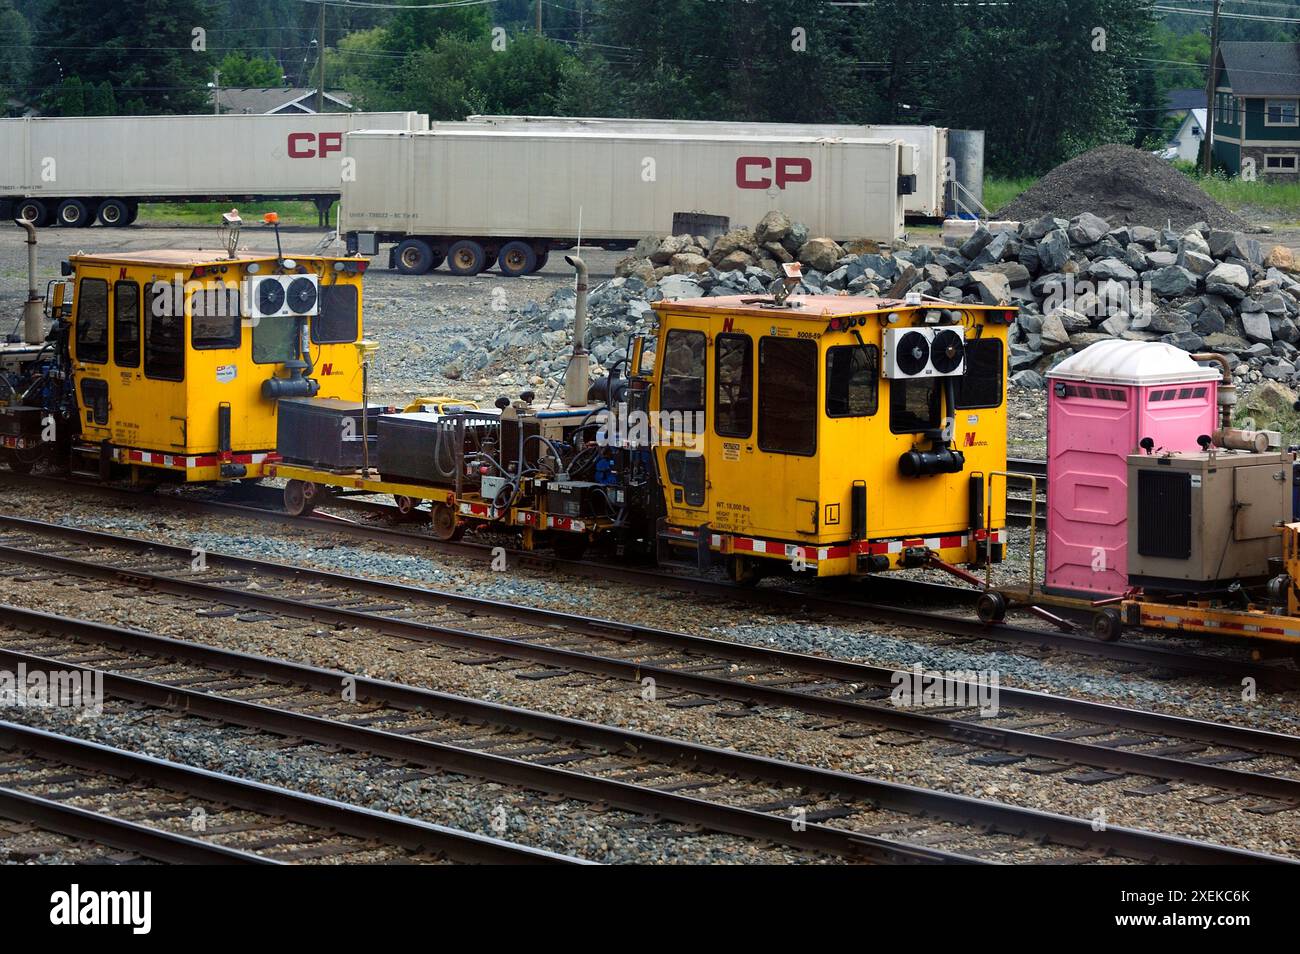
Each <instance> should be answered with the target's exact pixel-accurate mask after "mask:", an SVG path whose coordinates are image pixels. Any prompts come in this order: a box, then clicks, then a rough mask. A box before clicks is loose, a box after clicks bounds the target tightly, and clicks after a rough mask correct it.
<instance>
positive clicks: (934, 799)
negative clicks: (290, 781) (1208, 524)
mask: <svg viewBox="0 0 1300 954" xmlns="http://www.w3.org/2000/svg"><path fill="white" fill-rule="evenodd" d="M4 618H5V621H6V622H8V623H10V624H11V625H18V624H19V623H21V626H20V628H22V629H25V630H29V631H34V632H57V633H60V634H62V635H66V636H70V637H72V638H73V639H76V640H78V641H81V640H86V641H91V642H100V643H105V642H106V643H109V644H113V645H120V646H122V647H123V648H125V649H129V650H132V651H142V652H146V653H150V654H154V655H161V656H164V657H169V658H176V659H181V660H192V661H194V662H197V663H200V664H202V665H205V666H208V667H211V668H219V669H225V670H229V671H234V672H245V673H256V674H259V675H262V676H265V677H266V678H269V679H272V680H274V681H279V682H283V683H289V684H296V685H307V686H309V687H311V688H315V689H320V690H325V691H330V692H337V691H338V689H339V687H340V686H341V685H342V684H343V680H350V681H352V682H353V684H354V685H355V686H356V690H357V694H358V699H360V698H363V697H364V698H368V699H371V700H373V701H376V702H380V703H383V704H385V705H390V706H393V707H394V708H398V709H423V710H434V711H439V712H443V713H446V714H447V715H448V716H453V717H458V718H468V719H473V720H476V721H480V722H485V723H489V724H496V725H502V726H508V727H511V728H516V729H524V730H526V731H530V732H533V733H535V734H538V735H542V736H546V737H552V738H563V739H568V740H570V741H571V742H573V743H577V744H587V745H595V746H600V747H602V748H604V749H606V750H609V751H635V752H638V753H643V754H645V755H648V756H651V757H655V758H659V759H662V760H664V761H666V762H670V763H673V764H677V765H688V766H692V767H694V768H697V769H703V770H709V771H713V772H718V773H723V774H728V775H736V776H739V777H742V778H749V779H757V780H760V781H764V782H768V783H776V784H778V785H781V786H784V787H799V788H802V789H805V790H808V791H816V792H827V793H833V794H836V795H839V796H842V797H849V798H854V799H858V800H861V801H863V802H866V803H869V804H873V805H879V806H881V807H885V808H890V809H894V810H900V811H904V812H907V813H909V814H916V813H918V812H921V813H926V814H930V815H934V816H936V817H942V818H945V819H949V820H954V821H958V822H962V823H966V824H972V823H974V824H985V825H993V826H995V827H997V828H998V829H1000V830H1004V831H1008V832H1023V831H1026V830H1028V831H1035V832H1038V833H1039V834H1040V835H1044V836H1047V837H1049V838H1052V839H1054V840H1057V841H1060V842H1061V843H1062V844H1065V845H1073V846H1076V847H1083V848H1095V847H1096V846H1097V845H1098V844H1100V845H1103V846H1105V847H1107V848H1108V849H1110V850H1112V851H1115V852H1118V853H1123V854H1127V855H1128V856H1129V857H1136V858H1140V859H1144V860H1145V859H1150V858H1155V857H1161V856H1162V855H1161V853H1162V852H1168V853H1169V854H1167V855H1164V856H1165V857H1168V858H1169V859H1170V860H1181V861H1196V862H1201V863H1213V860H1214V859H1216V858H1217V859H1219V860H1220V861H1234V860H1235V861H1237V862H1250V863H1254V862H1276V861H1283V862H1289V861H1290V859H1280V858H1277V857H1276V856H1271V855H1265V854H1261V853H1258V852H1250V851H1245V850H1242V849H1235V848H1229V847H1226V846H1221V845H1213V844H1210V843H1205V842H1198V841H1194V840H1191V839H1185V838H1180V837H1177V836H1171V835H1164V834H1159V833H1154V832H1146V831H1141V830H1137V829H1127V828H1117V827H1109V828H1107V829H1106V831H1104V832H1097V831H1094V830H1093V826H1092V824H1091V822H1089V821H1084V820H1082V819H1075V818H1069V817H1067V816H1062V815H1057V814H1053V813H1048V812H1042V811H1038V810H1036V809H1028V808H1021V807H1019V806H1012V805H1005V804H1002V803H996V802H988V801H984V800H980V799H973V798H969V797H967V796H963V795H955V794H951V793H946V792H940V791H934V790H930V789H922V788H916V787H914V786H909V785H902V784H899V783H894V782H887V781H883V780H879V779H873V778H869V777H866V776H860V775H853V774H849V773H845V772H840V771H835V770H831V769H822V768H817V767H815V766H808V765H801V764H797V763H791V762H785V761H782V760H778V759H773V758H769V757H766V756H758V755H752V754H745V753H741V752H737V751H734V750H730V749H720V748H716V747H711V746H705V745H701V744H699V743H694V742H687V741H682V740H677V739H671V738H665V737H660V736H653V735H649V734H646V733H642V732H637V731H634V730H630V729H623V728H616V727H611V726H604V725H599V724H595V723H589V722H584V721H582V720H578V719H572V718H568V717H565V716H556V715H551V714H547V713H542V712H537V711H533V710H527V709H520V708H517V707H513V706H506V705H503V704H500V703H492V702H486V701H483V700H479V699H470V698H466V697H462V696H454V695H450V694H447V693H441V692H436V691H434V690H430V689H423V688H418V687H413V686H407V685H403V684H401V683H392V682H387V681H383V680H376V679H370V678H368V677H360V676H355V675H353V674H350V673H344V672H341V671H336V670H328V669H321V668H318V667H312V666H305V665H302V664H299V663H293V662H289V661H286V660H280V659H272V658H269V657H261V656H253V655H250V654H246V653H239V652H234V651H230V650H224V649H219V648H216V647H211V646H205V645H203V644H198V643H191V642H189V641H186V640H174V639H170V638H168V637H162V636H157V635H154V634H150V633H142V632H139V631H136V630H129V629H125V628H123V627H117V626H108V625H105V624H101V623H92V622H89V621H85V620H75V619H69V618H66V617H61V616H55V615H52V614H48V613H38V612H35V611H31V610H21V611H18V612H17V613H13V612H12V608H5V617H4ZM0 659H5V660H9V661H11V662H13V663H15V664H17V663H26V664H27V666H28V669H29V670H32V669H41V668H44V669H48V668H49V667H51V666H61V667H63V668H65V669H68V668H71V669H80V670H86V669H87V668H88V667H83V666H79V665H78V664H76V663H73V662H65V661H62V660H59V659H57V658H55V659H47V658H43V657H40V656H35V655H32V654H29V653H23V652H18V651H16V650H12V649H5V648H0ZM104 684H105V689H106V691H107V692H109V693H111V694H113V695H116V696H120V697H122V698H128V699H132V700H133V701H137V702H143V703H146V704H149V705H159V706H164V707H168V708H173V709H180V710H182V711H185V712H188V713H191V714H195V715H199V716H209V717H212V718H218V719H222V720H225V721H230V722H235V723H237V724H242V725H251V726H254V727H257V728H263V729H269V730H271V731H276V732H282V733H284V734H288V735H292V736H296V737H301V738H306V739H311V740H313V741H317V742H322V743H325V744H333V745H340V746H342V747H344V748H348V749H352V750H359V751H371V752H376V753H379V754H384V755H388V756H390V757H393V758H401V759H409V760H410V761H412V762H413V763H414V764H420V765H426V766H431V767H437V768H442V769H447V770H450V771H457V772H463V773H465V774H470V775H477V776H480V777H486V778H492V779H494V780H497V781H506V782H507V783H510V784H523V785H528V786H530V787H536V788H540V789H542V790H548V791H562V792H564V793H565V794H569V795H573V796H575V797H579V798H588V799H592V798H594V799H598V800H602V801H606V802H607V803H609V804H613V805H617V806H620V807H625V808H631V809H632V810H634V811H655V812H659V813H660V814H663V815H664V816H665V817H678V818H681V816H682V814H683V812H684V813H685V814H686V816H687V817H686V818H684V819H682V820H686V821H691V822H695V823H701V822H704V823H707V824H710V826H711V827H715V828H718V829H719V830H728V829H727V828H725V827H723V826H725V825H735V826H738V827H740V828H741V829H743V830H741V831H734V832H733V833H735V834H742V835H747V836H750V837H754V836H772V835H773V834H776V835H777V837H775V838H773V840H776V841H778V842H781V843H786V844H795V845H796V846H802V847H809V848H812V849H813V850H820V851H825V850H834V851H836V852H837V853H841V854H842V853H844V852H845V850H846V848H848V847H855V848H857V849H859V850H861V851H863V852H870V851H873V850H874V851H880V850H882V849H883V850H890V851H894V852H901V853H903V854H904V855H906V854H907V853H912V852H915V853H916V854H915V855H914V856H913V857H912V858H911V859H909V860H920V859H922V858H924V859H925V860H935V856H934V850H933V849H914V848H913V847H912V846H906V845H898V844H897V843H893V842H888V841H886V840H884V839H877V838H873V837H871V836H866V835H859V834H856V833H852V832H848V831H844V830H842V829H837V828H824V827H823V826H820V825H814V824H809V825H808V826H807V829H806V831H803V832H795V831H792V830H791V828H792V826H791V824H790V820H789V819H787V818H783V817H780V816H775V815H770V814H766V813H760V812H754V811H751V810H748V809H735V808H730V807H728V806H723V805H717V804H714V803H710V802H706V801H703V800H701V799H696V798H693V797H690V796H683V795H679V794H676V793H666V792H659V791H656V790H654V789H642V788H638V787H636V786H631V785H629V784H627V783H623V782H615V781H611V780H608V779H601V778H596V777H592V776H588V775H583V774H581V773H577V772H573V771H569V770H566V769H560V768H556V767H552V766H544V765H537V764H532V763H528V762H522V761H520V760H518V759H511V758H509V757H506V756H499V755H494V754H489V753H484V752H478V751H475V750H471V749H464V748H460V747H456V746H453V745H450V744H448V743H445V742H435V741H430V740H425V739H417V738H414V737H411V736H408V735H400V734H396V733H392V732H386V731H383V730H379V729H374V728H371V727H366V726H357V725H352V724H349V723H346V722H342V721H339V720H333V719H326V718H323V717H319V716H309V715H304V714H300V713H294V712H287V711H284V710H279V709H274V708H272V707H268V706H264V705H260V704H257V703H252V702H244V701H241V700H237V699H231V698H227V697H224V696H218V695H213V694H210V693H204V692H202V691H199V690H193V689H187V688H182V687H177V686H172V685H168V684H163V683H152V682H149V681H147V680H142V679H138V678H135V677H130V676H123V675H118V674H113V673H106V674H105V676H104ZM774 825H775V826H777V830H776V831H775V832H774V830H773V826H774ZM1152 839H1154V840H1152ZM882 843H883V844H882ZM918 856H919V857H918ZM894 860H896V859H894ZM947 860H959V859H958V858H955V857H953V856H949V857H948V859H947ZM960 860H967V859H960Z"/></svg>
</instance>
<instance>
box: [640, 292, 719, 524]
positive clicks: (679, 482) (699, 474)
mask: <svg viewBox="0 0 1300 954" xmlns="http://www.w3.org/2000/svg"><path fill="white" fill-rule="evenodd" d="M667 320H668V321H669V322H670V326H669V327H668V329H667V331H666V333H665V334H664V337H663V344H662V345H661V347H660V353H659V354H658V356H657V359H656V364H657V366H658V382H659V384H658V387H657V389H656V392H657V397H658V400H657V401H656V402H655V404H656V405H657V410H658V413H657V414H652V421H651V424H652V426H654V427H655V428H656V429H657V440H656V442H655V462H656V463H657V464H658V467H659V474H660V476H661V478H662V480H663V486H664V497H665V505H666V510H667V517H668V522H669V523H670V524H675V525H678V526H688V527H693V526H700V525H702V524H707V523H708V522H709V472H708V467H709V463H708V460H707V459H706V455H705V447H706V431H705V428H706V427H707V413H706V405H707V396H708V393H709V392H708V387H709V374H708V363H709V352H710V348H709V335H708V324H707V322H706V321H704V320H702V319H691V318H685V317H679V316H675V315H674V316H671V317H669V318H668V319H667Z"/></svg>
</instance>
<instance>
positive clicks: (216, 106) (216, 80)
mask: <svg viewBox="0 0 1300 954" xmlns="http://www.w3.org/2000/svg"><path fill="white" fill-rule="evenodd" d="M212 112H213V114H214V115H217V116H220V115H221V70H213V71H212Z"/></svg>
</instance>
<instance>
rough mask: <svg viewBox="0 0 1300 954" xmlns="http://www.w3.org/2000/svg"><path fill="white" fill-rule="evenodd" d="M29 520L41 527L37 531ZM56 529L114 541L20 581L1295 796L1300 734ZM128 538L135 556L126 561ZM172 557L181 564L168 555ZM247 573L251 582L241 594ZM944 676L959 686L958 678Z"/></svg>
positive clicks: (1034, 763)
mask: <svg viewBox="0 0 1300 954" xmlns="http://www.w3.org/2000/svg"><path fill="white" fill-rule="evenodd" d="M13 519H14V518H4V519H3V520H0V526H10V527H12V522H13ZM22 523H23V524H24V525H29V526H28V530H29V532H31V531H33V530H34V531H35V532H36V534H38V535H39V533H40V532H41V531H42V530H43V529H45V526H46V525H35V526H34V527H32V526H30V522H27V521H23V522H22ZM49 529H50V530H51V535H52V538H53V540H54V541H55V542H56V543H57V544H58V545H64V544H65V543H67V542H70V543H71V546H73V547H75V548H76V550H77V552H79V553H85V552H86V551H87V550H89V549H90V548H93V547H98V548H100V549H101V550H102V549H107V550H109V551H113V552H111V553H105V554H103V556H105V557H108V558H109V559H110V561H111V562H109V563H103V562H91V561H86V560H84V559H80V558H74V557H69V556H66V555H62V554H59V553H57V552H51V551H50V550H49V549H48V545H49V543H50V538H49V537H47V538H46V539H45V548H36V549H33V548H32V547H31V546H30V545H28V546H25V547H24V548H22V549H18V548H15V547H14V546H13V543H14V541H13V539H12V538H11V537H5V538H3V543H4V545H3V546H0V560H8V561H11V562H12V563H13V565H14V566H15V567H16V570H15V571H14V576H13V578H14V579H15V580H19V581H21V580H22V579H24V578H31V573H32V570H33V568H40V569H45V570H48V571H51V572H52V573H56V574H58V575H59V576H60V577H61V578H72V577H78V576H80V577H82V578H83V579H88V580H96V581H101V582H104V583H114V582H116V583H118V584H127V585H130V586H134V587H138V588H139V590H140V592H143V593H151V594H162V595H166V596H168V597H172V598H176V599H183V600H189V601H198V602H199V606H198V607H194V608H193V609H194V611H196V612H202V609H201V608H200V607H201V606H203V605H208V606H210V605H212V604H219V605H222V606H225V607H229V609H228V610H225V611H223V615H226V616H237V615H238V614H239V613H241V612H242V613H244V614H275V615H277V616H282V617H286V618H296V619H306V620H313V621H316V622H323V623H328V624H330V625H333V626H335V627H351V628H359V629H366V630H371V631H373V632H375V633H377V634H382V635H384V636H388V637H396V638H397V639H400V640H407V641H411V640H413V641H417V642H420V643H423V644H425V645H426V646H440V647H441V652H442V653H443V654H446V653H447V652H452V651H455V650H466V649H467V650H471V651H473V652H475V653H477V654H481V655H480V656H478V657H476V658H474V659H473V660H472V663H471V664H491V663H492V662H493V661H495V660H508V661H509V662H510V665H512V666H518V667H524V666H529V667H531V670H532V671H525V670H524V669H523V668H520V669H518V670H516V675H517V676H519V677H521V678H540V679H546V678H558V677H566V678H567V677H570V676H572V675H574V674H584V675H585V676H586V677H587V680H588V681H589V682H592V683H593V684H599V683H601V682H609V681H613V682H614V683H615V684H616V683H617V682H619V681H637V682H639V681H641V680H644V679H647V678H649V679H652V680H654V682H655V684H656V685H657V686H659V687H662V688H663V689H665V690H667V691H670V692H672V693H676V694H677V695H676V696H672V697H668V698H666V699H665V700H664V701H665V702H666V704H668V705H670V706H695V705H702V704H717V703H718V702H720V701H725V702H726V703H727V704H728V705H729V706H730V707H732V708H733V709H734V707H735V706H737V705H739V706H743V707H746V708H747V709H751V710H752V709H754V708H756V707H781V708H786V709H792V710H794V711H796V712H799V713H802V714H804V715H806V716H809V717H815V718H820V719H830V720H836V721H834V722H831V723H829V724H828V725H827V728H837V727H842V726H849V727H851V728H852V729H854V730H856V731H869V732H894V733H900V734H902V735H904V736H907V737H914V738H919V739H928V740H932V741H935V742H939V741H942V742H945V743H955V744H956V748H952V747H948V749H949V750H948V751H947V752H946V757H949V758H953V757H960V758H966V757H969V759H970V760H971V761H972V762H973V763H974V764H977V765H979V764H1021V765H1022V767H1023V769H1024V770H1025V771H1028V772H1033V773H1035V774H1059V773H1065V772H1070V773H1072V774H1070V775H1066V776H1065V777H1066V778H1067V779H1068V780H1070V781H1074V782H1078V783H1079V784H1095V783H1097V782H1101V781H1114V780H1118V779H1121V778H1126V777H1128V776H1133V777H1139V778H1142V779H1145V780H1147V781H1145V782H1143V783H1142V784H1141V785H1139V786H1137V789H1138V790H1139V794H1141V795H1151V794H1161V793H1166V794H1167V793H1169V792H1170V791H1172V789H1171V788H1170V786H1169V784H1168V783H1169V782H1171V781H1172V782H1181V783H1185V784H1190V785H1206V786H1212V787H1214V788H1217V789H1220V790H1221V791H1227V792H1231V793H1233V794H1234V796H1237V795H1241V794H1243V793H1245V794H1249V795H1253V796H1257V797H1259V798H1260V799H1263V800H1264V801H1261V802H1257V803H1253V804H1250V805H1248V806H1247V808H1248V810H1251V811H1254V812H1259V813H1268V812H1275V811H1284V810H1289V809H1291V808H1293V807H1294V805H1295V804H1296V802H1297V801H1298V800H1300V781H1297V779H1296V777H1295V775H1296V771H1297V762H1296V760H1297V758H1298V757H1300V740H1296V739H1294V738H1292V737H1290V736H1285V735H1280V734H1277V733H1268V732H1261V731H1259V730H1252V729H1242V728H1239V727H1234V726H1228V725H1220V724H1217V723H1208V722H1202V721H1198V720H1191V719H1183V718H1179V717H1175V716H1167V715H1163V714H1159V713H1151V712H1142V711H1140V710H1132V709H1126V708H1121V707H1116V706H1109V705H1105V704H1101V703H1094V702H1087V701H1083V700H1076V699H1068V698H1064V697H1059V696H1050V695H1046V694H1041V693H1033V692H1027V691H1024V690H1015V689H1005V688H1003V689H1000V692H999V706H1000V710H1001V711H1000V714H999V717H998V718H997V719H981V718H979V717H978V715H977V713H975V712H974V711H972V709H971V708H970V707H955V708H953V709H952V710H951V711H946V712H942V713H939V712H935V713H928V712H927V713H923V712H919V711H916V710H914V709H912V708H906V709H899V708H896V707H894V706H892V705H890V704H888V700H889V696H890V693H891V687H892V686H893V684H894V671H893V670H891V669H886V668H881V667H874V666H868V665H865V664H860V663H850V662H845V661H841V660H833V659H824V658H822V657H814V656H803V655H798V654H791V653H785V652H781V651H777V650H771V649H766V648H762V647H753V646H749V645H746V644H737V643H730V642H725V641H719V640H712V639H707V638H703V637H694V636H688V635H685V634H680V633H672V632H668V631H662V630H655V629H651V628H648V627H641V626H634V625H631V624H623V623H615V622H611V621H605V620H594V619H587V618H578V617H572V616H568V615H566V614H563V613H556V612H553V611H546V610H538V609H534V608H531V607H520V606H509V605H500V604H493V603H489V602H487V601H483V600H477V599H475V598H472V597H463V596H460V595H459V594H449V593H439V592H436V591H429V590H423V589H419V588H415V587H408V586H402V585H398V584H389V583H382V582H379V581H372V580H364V579H357V578H353V577H341V576H338V575H335V574H329V573H323V572H321V571H309V570H299V569H296V568H291V567H285V566H281V565H279V564H270V563H265V562H262V561H255V560H248V559H245V558H238V557H226V556H223V555H220V554H208V555H207V559H208V573H209V574H212V575H215V577H216V579H217V580H219V581H220V582H219V583H217V582H201V581H198V580H196V579H194V578H193V575H192V574H189V572H188V570H189V566H190V562H189V561H190V551H188V550H182V549H181V548H175V547H167V546H165V545H161V544H151V543H142V542H138V541H129V540H123V539H120V538H112V537H106V536H105V535H102V534H95V533H93V532H88V531H75V530H71V529H69V528H61V527H58V528H49ZM124 549H125V550H127V551H133V552H132V554H131V557H130V558H129V559H127V558H126V556H125V554H124V553H123V552H122V551H123V550H124ZM181 560H183V568H182V567H181V566H178V565H177V564H178V562H180V561H181ZM200 575H202V574H200ZM253 583H255V584H256V587H257V588H256V589H255V590H249V589H241V586H247V585H249V584H253ZM430 612H432V614H433V615H432V618H429V619H421V618H420V616H421V615H424V616H426V617H427V616H428V614H429V613H430ZM449 613H455V614H459V615H460V616H461V617H462V619H461V620H460V623H461V625H458V626H456V627H451V626H448V625H447V622H448V619H447V617H448V614H449ZM475 619H479V620H483V619H486V620H491V621H492V625H490V626H489V627H487V628H488V630H489V632H483V631H482V627H481V626H480V628H479V629H480V631H477V632H476V631H472V630H467V629H465V628H464V623H465V622H466V621H468V620H475ZM503 621H504V622H509V623H512V624H518V625H516V626H514V627H513V628H515V629H517V630H519V631H518V632H514V633H511V634H503V633H502V632H501V626H500V625H499V624H500V623H501V622H503ZM457 661H460V660H457ZM951 687H952V688H953V689H956V688H959V687H958V685H957V684H956V683H952V684H951ZM733 714H734V715H740V716H744V715H745V714H746V712H745V711H744V710H741V711H736V712H734V713H733ZM1246 763H1248V765H1245V764H1246ZM1227 765H1245V767H1243V768H1228V767H1226V766H1227ZM1215 797H1217V796H1215Z"/></svg>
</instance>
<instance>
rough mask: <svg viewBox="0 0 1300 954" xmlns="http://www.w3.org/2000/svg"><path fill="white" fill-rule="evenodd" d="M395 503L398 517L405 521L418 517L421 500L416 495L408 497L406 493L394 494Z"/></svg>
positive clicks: (400, 520)
mask: <svg viewBox="0 0 1300 954" xmlns="http://www.w3.org/2000/svg"><path fill="white" fill-rule="evenodd" d="M393 503H395V504H397V519H398V521H399V522H402V523H405V522H407V521H409V520H414V519H415V518H416V517H418V516H419V515H420V514H419V510H420V501H418V500H416V499H415V498H414V497H407V496H405V495H404V494H393Z"/></svg>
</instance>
